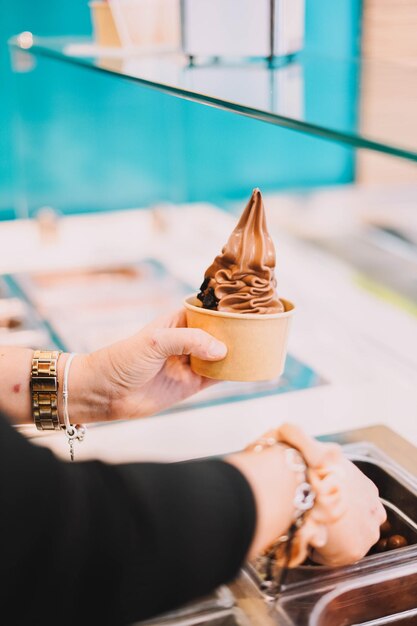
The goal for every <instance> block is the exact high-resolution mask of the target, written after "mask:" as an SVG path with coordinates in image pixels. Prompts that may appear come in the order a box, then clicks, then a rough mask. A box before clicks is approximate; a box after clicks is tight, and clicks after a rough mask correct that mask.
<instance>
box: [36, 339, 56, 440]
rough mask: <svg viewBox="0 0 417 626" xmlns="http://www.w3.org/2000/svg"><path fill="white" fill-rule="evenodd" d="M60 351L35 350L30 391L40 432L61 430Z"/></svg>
mask: <svg viewBox="0 0 417 626" xmlns="http://www.w3.org/2000/svg"><path fill="white" fill-rule="evenodd" d="M60 354H61V353H60V352H59V351H58V350H35V352H34V353H33V358H32V374H31V379H30V390H31V396H32V416H33V420H34V422H35V424H36V428H37V429H38V430H61V424H60V422H59V417H58V358H59V355H60Z"/></svg>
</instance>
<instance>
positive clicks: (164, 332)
mask: <svg viewBox="0 0 417 626" xmlns="http://www.w3.org/2000/svg"><path fill="white" fill-rule="evenodd" d="M150 349H151V351H152V352H153V354H155V356H157V357H159V358H163V359H166V358H168V357H169V356H176V355H178V356H181V355H184V354H192V355H193V356H196V357H198V358H199V359H203V360H205V361H220V360H221V359H224V357H225V356H226V354H227V347H226V346H225V344H224V343H222V342H221V341H218V340H217V339H215V338H214V337H213V336H212V335H209V334H208V333H206V332H205V331H204V330H200V329H199V328H158V329H156V330H154V332H153V333H152V335H151V337H150Z"/></svg>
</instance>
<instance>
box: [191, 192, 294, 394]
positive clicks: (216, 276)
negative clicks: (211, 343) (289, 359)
mask: <svg viewBox="0 0 417 626" xmlns="http://www.w3.org/2000/svg"><path fill="white" fill-rule="evenodd" d="M274 272H275V249H274V244H273V242H272V239H271V237H270V235H269V233H268V230H267V227H266V219H265V210H264V205H263V202H262V195H261V192H260V191H259V189H254V191H253V193H252V197H251V199H250V200H249V202H248V204H247V206H246V208H245V210H244V211H243V213H242V216H241V218H240V220H239V222H238V224H237V226H236V228H235V229H234V231H233V232H232V234H231V235H230V237H229V239H228V241H227V243H226V245H225V246H224V248H223V250H222V252H221V254H219V255H218V256H217V257H216V258H215V259H214V261H213V263H212V264H211V265H210V267H209V268H208V269H207V271H206V273H205V275H204V282H203V284H202V285H201V288H200V292H199V293H198V294H195V293H194V294H192V295H190V296H188V297H187V298H185V300H184V306H185V310H186V316H187V326H188V327H189V328H199V329H200V330H204V331H205V332H206V333H208V334H209V335H212V336H213V337H215V338H216V339H218V340H219V341H222V342H223V343H224V344H225V345H226V347H227V354H226V356H225V357H224V358H223V359H221V360H220V361H212V360H206V359H200V358H198V357H196V356H194V355H193V354H191V356H190V363H191V369H192V370H193V372H195V373H196V374H199V375H200V376H207V377H208V378H216V379H217V380H235V381H241V382H243V381H246V382H249V381H251V382H254V381H266V380H275V379H276V378H277V377H278V376H280V375H281V374H282V372H283V371H284V366H285V358H286V355H287V340H288V335H289V329H290V324H291V318H292V316H293V313H294V309H295V307H294V304H293V303H292V302H290V301H289V300H287V299H285V298H278V296H277V293H276V279H275V273H274Z"/></svg>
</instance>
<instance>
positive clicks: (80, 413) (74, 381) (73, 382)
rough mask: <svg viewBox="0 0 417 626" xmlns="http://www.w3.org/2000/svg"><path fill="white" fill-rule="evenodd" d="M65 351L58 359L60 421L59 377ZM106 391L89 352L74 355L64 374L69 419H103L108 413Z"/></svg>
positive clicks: (67, 355)
mask: <svg viewBox="0 0 417 626" xmlns="http://www.w3.org/2000/svg"><path fill="white" fill-rule="evenodd" d="M68 357H69V354H67V353H64V354H62V355H61V356H60V358H59V361H58V381H59V394H58V413H59V417H60V421H61V423H63V395H62V389H63V377H64V369H65V364H66V362H67V360H68ZM110 405H111V401H110V392H109V389H108V388H107V381H106V378H105V377H104V376H102V375H101V374H100V368H99V367H98V364H97V363H96V362H95V355H94V353H93V354H77V355H75V357H74V359H73V361H72V363H71V368H70V371H69V375H68V413H69V418H70V421H71V423H74V424H78V423H83V424H87V423H89V422H98V421H106V420H108V419H109V416H110Z"/></svg>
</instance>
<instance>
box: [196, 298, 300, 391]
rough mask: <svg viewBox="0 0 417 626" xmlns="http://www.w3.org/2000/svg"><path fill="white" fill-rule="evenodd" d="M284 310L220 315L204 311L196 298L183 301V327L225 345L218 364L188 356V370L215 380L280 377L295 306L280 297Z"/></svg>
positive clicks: (244, 380) (253, 379)
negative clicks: (202, 333)
mask: <svg viewBox="0 0 417 626" xmlns="http://www.w3.org/2000/svg"><path fill="white" fill-rule="evenodd" d="M281 302H282V303H283V304H284V307H285V311H283V312H282V313H272V314H270V315H259V314H242V313H224V312H221V311H211V310H209V309H204V308H203V307H202V305H201V302H200V301H199V300H198V298H196V296H190V297H188V298H186V299H185V301H184V306H185V309H186V316H187V326H188V327H189V328H201V329H202V330H205V331H206V332H208V333H210V335H213V337H216V339H219V340H220V341H222V342H223V343H225V344H226V346H227V350H228V351H227V355H226V357H225V358H224V359H223V360H222V361H203V360H201V359H198V358H196V357H194V356H191V369H192V370H193V371H194V372H195V373H196V374H200V375H201V376H207V377H208V378H216V379H218V380H233V381H242V382H249V381H251V382H254V381H262V380H273V379H274V378H277V377H278V376H280V375H281V374H282V372H283V371H284V366H285V358H286V356H287V342H288V335H289V330H290V324H291V318H292V316H293V313H294V310H295V307H294V305H293V304H292V302H290V301H289V300H284V299H283V298H281Z"/></svg>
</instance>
